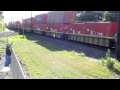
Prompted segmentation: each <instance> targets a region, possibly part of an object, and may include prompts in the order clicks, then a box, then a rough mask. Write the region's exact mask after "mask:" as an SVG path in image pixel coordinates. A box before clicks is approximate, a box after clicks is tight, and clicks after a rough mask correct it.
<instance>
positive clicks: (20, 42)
mask: <svg viewBox="0 0 120 90" xmlns="http://www.w3.org/2000/svg"><path fill="white" fill-rule="evenodd" d="M9 40H10V41H11V42H13V47H14V49H15V51H16V53H17V55H18V56H19V58H20V60H21V63H22V64H23V65H24V67H25V69H26V71H27V73H28V74H29V76H30V78H34V79H109V78H115V77H114V76H113V74H112V73H111V72H110V71H109V70H108V68H107V67H105V66H103V65H102V64H101V63H100V62H99V61H97V62H94V61H92V60H88V59H87V58H85V56H84V54H78V53H75V52H74V51H72V52H68V51H65V50H60V48H58V47H56V46H52V45H50V44H44V43H41V42H39V43H37V41H35V40H28V39H27V38H26V37H25V38H23V36H20V35H18V36H14V37H11V38H9ZM46 47H47V48H46ZM48 48H49V49H48ZM52 50H54V51H52Z"/></svg>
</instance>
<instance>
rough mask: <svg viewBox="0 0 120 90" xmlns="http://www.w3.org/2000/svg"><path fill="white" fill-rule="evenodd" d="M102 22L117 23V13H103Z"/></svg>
mask: <svg viewBox="0 0 120 90" xmlns="http://www.w3.org/2000/svg"><path fill="white" fill-rule="evenodd" d="M103 21H111V22H117V21H118V11H105V13H104V15H103Z"/></svg>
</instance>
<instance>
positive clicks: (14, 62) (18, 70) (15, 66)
mask: <svg viewBox="0 0 120 90" xmlns="http://www.w3.org/2000/svg"><path fill="white" fill-rule="evenodd" d="M10 68H11V70H12V75H13V79H28V77H27V75H26V74H25V72H24V71H23V68H22V66H21V64H20V62H19V60H18V58H17V56H16V54H15V52H14V50H13V49H12V55H11V66H10Z"/></svg>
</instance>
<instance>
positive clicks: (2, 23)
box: [0, 11, 5, 36]
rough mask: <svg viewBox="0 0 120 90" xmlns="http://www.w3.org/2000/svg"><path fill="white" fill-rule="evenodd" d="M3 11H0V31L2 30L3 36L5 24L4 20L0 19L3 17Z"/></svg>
mask: <svg viewBox="0 0 120 90" xmlns="http://www.w3.org/2000/svg"><path fill="white" fill-rule="evenodd" d="M2 14H3V12H2V11H0V32H3V36H4V32H5V24H4V22H3V21H2V19H3V15H2Z"/></svg>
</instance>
